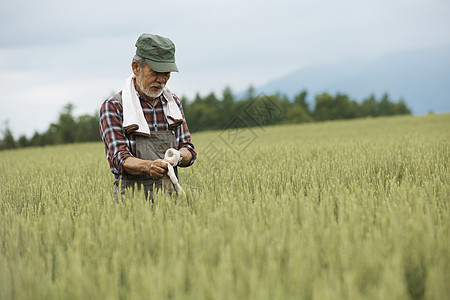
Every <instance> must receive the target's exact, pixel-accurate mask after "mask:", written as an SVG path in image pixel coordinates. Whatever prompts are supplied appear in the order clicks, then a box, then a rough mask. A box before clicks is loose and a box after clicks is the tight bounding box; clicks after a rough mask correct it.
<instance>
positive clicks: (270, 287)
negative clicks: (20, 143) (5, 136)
mask: <svg viewBox="0 0 450 300" xmlns="http://www.w3.org/2000/svg"><path fill="white" fill-rule="evenodd" d="M449 132H450V115H449V114H444V115H430V116H422V117H418V116H415V117H412V116H408V117H392V118H381V119H365V120H353V121H336V122H326V123H315V124H306V125H295V126H294V125H286V126H274V127H263V128H245V129H240V130H228V131H218V132H204V133H198V134H195V135H194V136H193V142H194V144H195V145H196V147H197V150H198V153H199V158H198V160H197V161H196V163H195V164H194V166H192V167H191V168H187V169H182V170H180V180H181V185H182V186H183V188H184V189H185V191H186V192H187V198H186V199H178V200H177V201H175V200H174V199H171V198H169V197H167V196H165V195H158V196H157V197H156V198H155V203H154V204H151V203H149V202H147V201H145V199H144V197H143V195H142V194H136V195H134V197H132V196H131V195H127V197H125V198H124V199H123V202H122V203H120V204H118V205H116V204H115V203H114V201H113V199H112V182H113V178H112V174H111V173H109V169H108V165H107V162H106V158H105V156H104V149H103V145H102V144H101V143H91V144H76V145H64V146H53V147H44V148H33V149H23V150H16V151H3V152H1V154H2V155H1V157H0V168H1V169H2V172H1V173H0V180H1V189H0V213H1V217H0V239H1V246H0V299H445V298H446V297H448V295H449V294H450V288H449V285H448V282H450V273H449V271H448V270H450V254H449V250H448V249H449V246H450V234H449V233H450V229H449V228H450V226H449V225H450V203H449V200H450V176H449V145H450V144H449V137H450V134H449Z"/></svg>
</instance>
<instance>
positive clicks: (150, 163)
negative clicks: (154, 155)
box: [123, 157, 172, 179]
mask: <svg viewBox="0 0 450 300" xmlns="http://www.w3.org/2000/svg"><path fill="white" fill-rule="evenodd" d="M167 163H170V164H171V165H172V163H171V162H170V161H167V160H165V159H156V160H143V159H139V158H136V157H128V158H126V159H125V161H124V163H123V168H124V170H125V172H127V173H128V174H132V175H142V174H149V175H150V176H151V177H152V178H153V179H161V178H162V177H163V176H164V174H166V173H167Z"/></svg>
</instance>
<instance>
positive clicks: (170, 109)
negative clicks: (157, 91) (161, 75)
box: [122, 75, 183, 136]
mask: <svg viewBox="0 0 450 300" xmlns="http://www.w3.org/2000/svg"><path fill="white" fill-rule="evenodd" d="M135 77H136V76H135V75H131V76H130V77H128V78H127V80H126V81H125V85H124V87H123V89H122V107H123V128H124V129H125V130H126V131H127V132H130V133H133V134H140V135H146V136H150V128H149V126H148V123H147V121H146V120H145V117H144V112H143V111H142V107H141V102H140V100H139V97H138V95H137V92H136V89H135V87H134V78H135ZM162 95H163V97H162V98H161V99H163V101H162V105H163V110H164V115H165V116H166V119H167V122H168V123H169V128H173V127H176V126H178V125H180V124H181V123H182V122H183V116H182V114H181V111H180V108H179V107H178V105H177V103H176V102H175V99H173V96H172V92H171V91H170V90H169V89H168V88H167V87H164V89H163V94H162Z"/></svg>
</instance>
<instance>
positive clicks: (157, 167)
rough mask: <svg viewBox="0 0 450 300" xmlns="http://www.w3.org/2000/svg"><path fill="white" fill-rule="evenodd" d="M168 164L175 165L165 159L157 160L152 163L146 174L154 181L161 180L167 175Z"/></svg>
mask: <svg viewBox="0 0 450 300" xmlns="http://www.w3.org/2000/svg"><path fill="white" fill-rule="evenodd" d="M167 163H169V164H171V165H173V163H172V162H170V161H168V160H165V159H157V160H153V161H150V168H149V170H148V171H147V172H146V173H148V174H150V176H151V177H152V178H153V179H161V178H162V177H163V176H164V175H165V174H166V173H167Z"/></svg>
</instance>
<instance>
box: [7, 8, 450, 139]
mask: <svg viewBox="0 0 450 300" xmlns="http://www.w3.org/2000/svg"><path fill="white" fill-rule="evenodd" d="M448 28H450V5H449V4H448V1H444V0H434V1H421V0H412V1H405V0H400V1H387V0H380V1H376V2H375V1H370V2H368V1H357V0H342V1H332V0H322V1H313V0H303V1H294V0H281V1H276V2H275V1H270V2H267V1H266V2H264V1H263V2H261V1H253V0H252V1H237V0H230V1H226V2H219V3H216V2H212V1H206V0H202V1H195V0H194V1H181V0H173V1H166V2H163V1H160V2H153V3H150V2H148V1H144V0H138V1H106V0H99V1H90V0H89V1H88V0H80V1H73V2H67V1H57V0H41V1H31V0H16V1H8V2H6V3H3V4H2V10H1V12H0V70H1V71H0V73H1V74H0V78H1V79H2V81H0V88H1V89H2V91H3V92H4V93H3V94H4V96H3V98H2V99H1V100H0V101H1V103H2V105H4V107H6V109H4V110H2V112H1V113H0V121H3V120H4V119H6V118H9V119H10V123H11V124H14V125H15V127H16V128H17V129H16V131H14V133H15V134H19V133H22V132H26V133H29V132H30V129H31V128H33V129H34V128H39V129H42V128H43V127H42V126H43V125H36V126H35V125H33V124H34V123H35V122H36V124H38V122H39V124H40V122H41V121H40V120H41V119H42V120H43V121H42V122H43V123H46V124H49V122H50V121H54V120H55V117H56V116H57V114H58V112H59V111H60V110H61V108H62V107H63V105H64V104H66V101H72V102H74V104H75V106H76V107H79V111H80V112H81V111H93V110H95V109H96V108H97V107H98V106H99V101H100V100H99V99H102V98H103V97H105V96H106V95H107V94H108V93H110V92H111V91H112V90H116V89H120V87H121V86H122V84H123V83H122V81H123V80H124V79H125V78H126V77H127V76H128V74H129V73H130V61H131V58H132V56H133V54H134V51H135V48H134V43H135V41H136V39H137V37H138V36H139V34H141V33H143V32H152V33H157V34H161V35H164V36H167V37H170V38H171V39H172V40H173V41H174V42H175V44H176V47H177V54H176V57H177V64H178V66H179V68H180V73H179V74H174V75H173V76H172V78H171V80H170V82H169V85H170V86H171V88H172V90H174V91H176V92H177V93H178V94H181V95H187V96H189V97H191V98H192V97H193V96H194V95H195V93H196V92H200V93H202V94H205V93H209V92H210V91H214V92H216V93H221V91H222V90H223V89H224V88H225V86H226V85H229V86H231V88H232V89H233V90H235V91H240V90H243V89H246V88H247V87H248V86H249V85H250V84H253V85H260V84H262V83H264V82H267V81H270V80H271V79H273V78H277V77H280V76H282V75H283V74H287V73H289V72H291V71H293V70H295V69H298V68H300V67H302V66H307V65H313V64H317V63H332V62H338V61H342V60H345V59H347V58H349V57H360V58H373V57H377V56H380V55H383V54H385V53H389V52H392V51H398V50H403V49H409V48H411V49H414V48H424V47H436V46H440V45H445V44H450V36H449V35H448V33H447V31H448ZM12 99H13V100H12ZM10 102H13V103H21V104H22V105H23V107H25V108H22V110H21V111H22V113H20V110H17V109H16V106H12V107H11V106H10V104H9V103H10ZM35 103H41V105H42V106H36V104H35ZM46 103H51V104H48V106H46V105H47V104H46ZM43 107H45V109H44V108H43ZM41 108H42V109H41ZM24 109H30V110H31V112H30V113H28V112H27V113H24V112H23V110H24ZM37 111H39V114H40V116H41V117H40V118H39V121H37V120H36V119H29V121H28V122H26V120H25V116H27V118H28V117H30V116H31V115H33V113H34V112H37ZM24 120H25V121H24ZM24 123H27V124H26V126H23V124H24ZM44 129H46V128H44Z"/></svg>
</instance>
